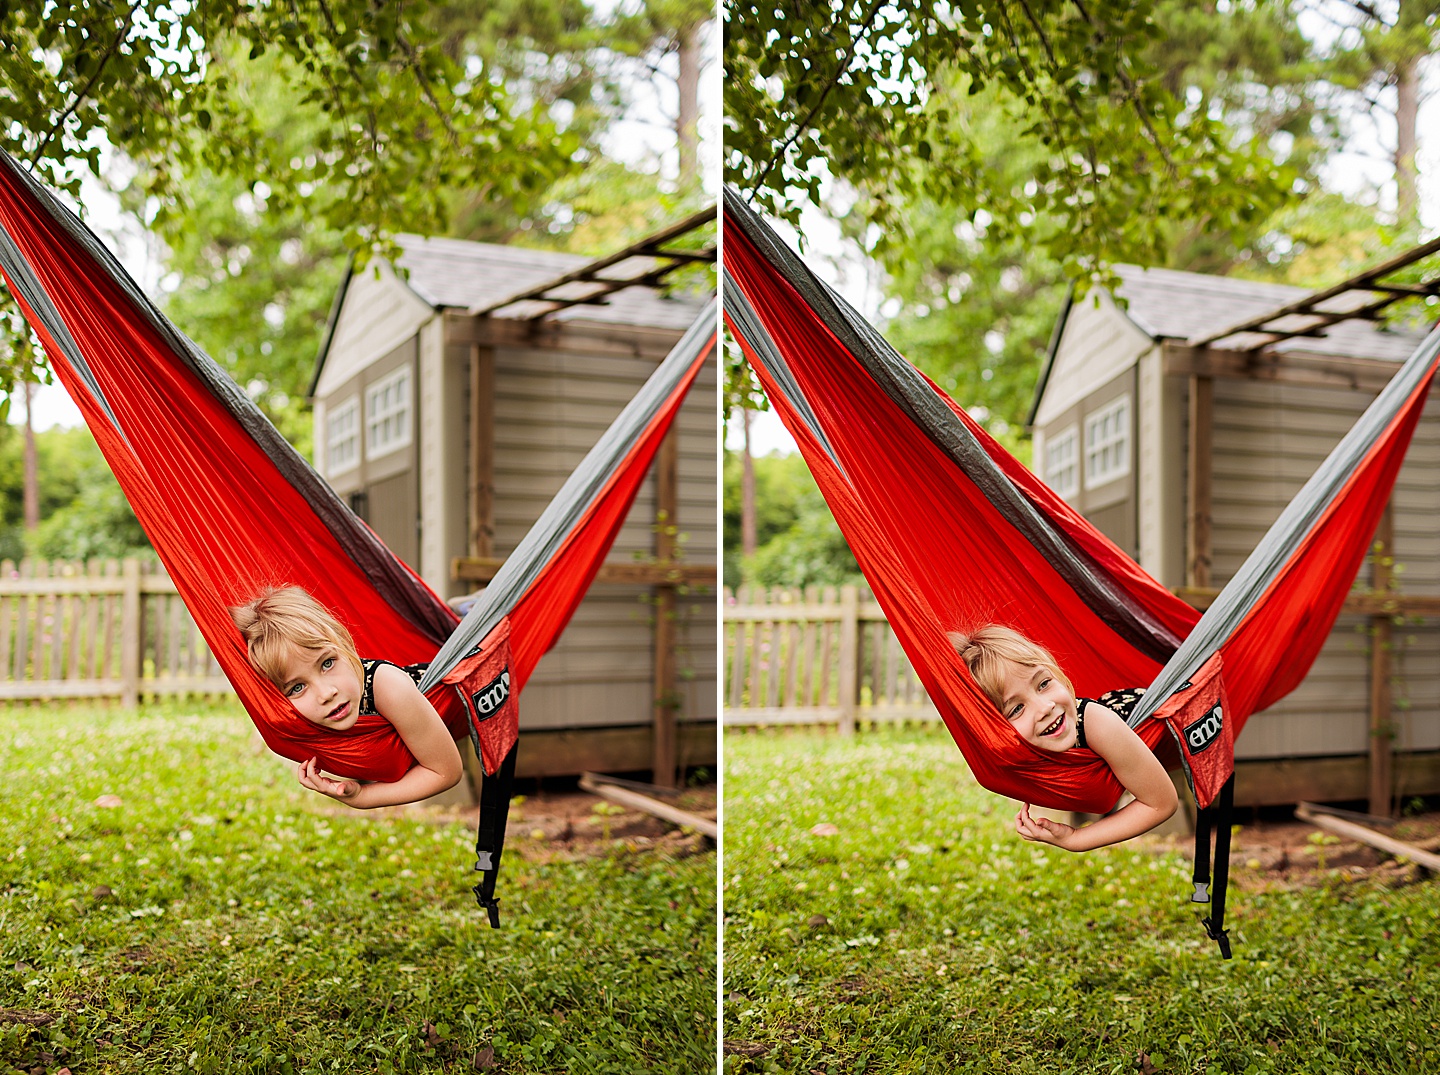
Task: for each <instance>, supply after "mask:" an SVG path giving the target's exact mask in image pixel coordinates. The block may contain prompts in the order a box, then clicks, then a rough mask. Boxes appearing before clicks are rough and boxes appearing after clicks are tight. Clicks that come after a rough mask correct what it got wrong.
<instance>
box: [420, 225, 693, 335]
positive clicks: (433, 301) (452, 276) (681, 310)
mask: <svg viewBox="0 0 1440 1075" xmlns="http://www.w3.org/2000/svg"><path fill="white" fill-rule="evenodd" d="M396 240H397V242H398V243H399V244H400V249H401V251H402V254H401V256H400V258H399V259H398V260H397V262H396V264H397V265H398V266H399V267H400V268H401V269H403V270H406V271H407V272H408V278H407V279H406V283H407V285H408V286H409V287H410V289H411V290H412V291H414V292H415V294H417V295H418V296H420V298H422V299H424V300H425V301H426V302H428V303H429V304H430V305H431V306H435V307H437V308H439V307H455V308H459V309H462V310H470V309H474V308H475V307H477V306H491V305H494V304H495V303H498V302H501V301H503V300H504V299H506V298H509V297H510V296H512V295H521V294H524V293H525V292H526V291H529V290H531V289H532V288H535V287H538V286H539V285H541V284H544V283H547V282H548V281H551V280H554V279H555V278H556V277H558V276H562V275H564V274H565V273H567V272H572V271H573V270H575V269H578V268H580V267H581V266H583V265H586V264H588V263H589V262H590V261H592V260H593V259H592V258H588V257H585V256H584V255H582V254H561V253H556V252H555V251H552V250H529V249H526V248H524V247H519V246H500V245H497V244H495V243H475V242H470V241H468V240H465V239H431V238H426V237H425V236H421V235H399V236H397V237H396ZM649 260H653V259H649ZM702 305H703V302H701V301H700V300H699V299H695V300H690V299H685V298H670V297H668V296H665V295H661V294H660V293H658V292H657V291H655V290H654V289H653V288H647V287H628V288H625V289H624V290H622V291H616V292H614V293H613V294H611V295H608V296H607V297H606V299H605V301H604V302H603V303H602V304H596V305H588V304H587V305H583V306H572V307H569V308H567V309H564V310H558V311H556V312H555V313H553V314H551V315H550V320H554V321H594V322H603V323H606V324H621V325H638V326H643V327H647V328H673V329H676V330H679V331H683V330H685V329H687V328H689V327H690V323H691V322H692V321H694V320H695V315H696V313H697V312H698V311H699V309H700V307H701V306H702ZM549 308H550V304H548V303H545V302H525V303H518V304H516V305H515V306H509V307H506V308H505V309H504V310H503V311H502V312H499V313H497V314H495V315H494V316H496V317H497V318H503V319H510V318H522V319H523V318H525V317H529V316H532V315H533V314H535V313H539V312H544V311H545V310H548V309H549Z"/></svg>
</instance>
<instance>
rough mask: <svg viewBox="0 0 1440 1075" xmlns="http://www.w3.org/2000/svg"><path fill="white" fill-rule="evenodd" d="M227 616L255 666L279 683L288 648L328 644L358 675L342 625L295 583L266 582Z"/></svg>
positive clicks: (355, 657)
mask: <svg viewBox="0 0 1440 1075" xmlns="http://www.w3.org/2000/svg"><path fill="white" fill-rule="evenodd" d="M230 618H231V619H232V620H233V621H234V622H235V627H236V628H237V629H238V630H239V632H240V634H241V635H242V636H244V638H245V648H246V651H247V652H248V653H249V655H250V664H251V665H252V666H253V667H254V669H255V671H257V672H259V673H260V674H261V675H262V676H264V677H265V678H266V679H268V680H269V681H270V682H271V683H273V684H275V686H277V687H283V686H284V683H283V682H282V681H283V678H284V675H285V665H286V663H287V660H288V658H289V656H290V651H291V650H293V649H324V648H325V647H326V646H334V647H335V649H337V650H338V651H339V652H340V656H341V657H342V658H343V659H344V660H345V661H347V662H348V663H349V665H350V667H351V668H353V669H354V670H355V677H356V678H357V679H363V678H364V670H363V669H362V667H361V664H360V655H359V653H357V652H356V650H355V641H354V639H352V638H351V637H350V632H349V631H347V630H346V629H345V625H344V624H342V623H341V622H340V621H339V620H337V619H336V618H335V617H334V616H332V615H331V614H330V612H329V611H328V610H327V609H326V608H325V607H324V606H323V605H321V604H320V602H318V601H316V600H315V598H313V597H311V596H310V595H309V594H308V593H306V592H305V591H304V590H302V589H301V588H300V587H298V586H267V587H266V588H265V589H264V590H262V591H261V592H260V595H259V596H258V597H256V598H254V599H253V600H251V601H248V602H246V603H245V604H243V605H236V606H235V607H233V608H231V609H230Z"/></svg>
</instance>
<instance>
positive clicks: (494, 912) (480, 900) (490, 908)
mask: <svg viewBox="0 0 1440 1075" xmlns="http://www.w3.org/2000/svg"><path fill="white" fill-rule="evenodd" d="M484 889H485V886H484V883H483V882H482V883H481V884H478V885H476V886H475V887H474V888H473V889H471V891H472V892H474V893H475V902H476V903H477V904H479V905H480V906H481V907H483V908H485V914H486V915H487V916H488V917H489V919H490V928H491V929H499V928H500V897H499V896H487V895H485V891H484Z"/></svg>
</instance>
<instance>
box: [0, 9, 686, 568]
mask: <svg viewBox="0 0 1440 1075" xmlns="http://www.w3.org/2000/svg"><path fill="white" fill-rule="evenodd" d="M713 25H714V20H713V8H712V7H708V6H705V5H702V4H698V3H696V2H695V0H641V2H640V3H638V4H631V5H629V6H626V7H623V8H620V9H614V10H606V11H605V12H603V13H602V12H600V11H597V10H596V8H593V7H591V6H590V5H588V4H587V3H585V2H584V0H561V2H559V3H556V4H549V5H534V4H527V3H520V2H518V0H448V2H445V0H433V2H418V3H410V4H404V5H389V4H381V5H376V4H373V3H371V2H370V0H327V2H326V3H324V4H315V5H309V4H301V5H278V6H277V5H259V6H255V5H251V4H249V3H246V2H244V0H220V2H217V3H211V4H205V5H192V4H186V3H178V2H176V0H126V2H122V3H119V4H114V5H105V6H102V7H97V6H96V5H94V4H93V3H90V2H88V0H58V2H56V3H52V4H47V5H46V7H45V9H44V17H43V18H42V17H41V15H40V13H39V12H38V11H37V10H35V9H32V8H31V7H30V6H28V5H20V6H16V5H0V30H3V40H4V43H5V45H6V47H5V48H4V49H0V96H3V97H5V98H6V99H7V101H9V102H11V103H12V104H13V106H14V107H13V108H12V107H10V106H9V105H7V120H9V121H10V123H9V125H8V126H7V127H6V128H5V129H4V131H3V132H0V147H3V148H4V149H5V150H6V151H7V152H9V153H11V155H12V156H14V157H16V158H17V159H19V160H21V161H22V162H23V163H24V164H25V166H27V167H29V168H30V169H31V170H32V171H34V172H35V173H36V174H37V176H39V177H40V178H41V179H42V181H44V182H46V183H47V184H48V185H50V186H51V187H53V188H57V189H60V190H63V191H65V192H66V193H67V194H68V195H69V196H70V197H71V198H72V199H73V200H75V201H76V202H77V203H78V202H79V200H80V196H81V184H82V179H83V180H84V181H85V182H86V183H91V184H94V183H95V182H96V181H98V183H99V186H100V187H102V188H105V189H109V190H111V191H114V192H115V193H117V194H118V196H119V199H120V204H121V206H122V208H123V210H124V211H125V212H126V213H128V214H130V215H132V216H133V218H134V219H136V220H138V221H139V222H140V225H141V227H142V228H143V230H144V234H145V237H146V238H145V242H146V243H147V244H148V246H149V251H150V257H151V260H152V261H153V262H154V263H155V264H156V266H157V269H156V273H155V275H156V276H157V278H158V279H159V281H160V286H159V288H158V291H159V294H158V295H157V296H156V297H157V299H158V301H159V302H160V303H161V305H162V308H163V309H164V310H165V312H166V314H167V316H169V317H170V318H171V320H173V321H174V322H176V324H178V325H179V326H180V327H181V328H182V329H183V330H184V331H185V332H187V333H188V334H189V335H191V336H192V337H193V338H194V339H195V340H196V341H197V342H198V343H199V344H200V345H201V347H202V348H204V349H205V350H206V351H207V352H208V353H210V354H211V355H212V357H214V358H215V359H216V360H217V361H218V362H219V363H220V364H221V365H222V366H223V367H225V368H226V369H227V371H229V372H230V373H231V375H232V376H233V377H234V378H235V379H236V381H237V382H238V383H239V384H240V385H241V386H242V387H243V388H245V390H246V391H247V393H248V394H249V395H250V396H251V397H252V398H253V399H254V400H255V401H256V402H257V403H258V404H259V405H260V407H261V409H262V410H263V411H264V412H265V413H266V414H267V416H268V417H269V418H270V419H271V420H272V421H273V422H274V423H275V424H276V426H277V427H278V428H279V429H280V431H281V432H282V433H283V434H285V435H286V436H287V438H289V439H290V440H291V441H292V443H295V444H297V446H299V447H300V448H301V450H302V451H308V450H309V447H310V445H309V441H310V418H309V405H308V401H307V400H306V399H305V394H306V392H307V390H308V387H309V382H310V379H311V376H312V373H313V365H314V357H315V354H316V351H317V348H318V345H319V341H320V338H321V334H322V332H323V329H324V326H325V323H326V320H327V317H328V314H329V309H330V304H331V302H332V301H333V298H334V295H335V292H336V289H337V286H338V284H339V280H340V278H341V274H342V273H343V271H344V267H345V263H346V260H347V258H348V257H351V256H355V257H358V258H359V259H360V260H362V261H363V260H364V259H365V258H366V257H368V256H370V255H371V254H372V253H375V252H379V253H381V254H386V253H392V252H393V251H394V247H393V245H392V244H391V242H390V237H391V236H393V235H395V234H397V233H401V232H407V231H408V232H417V233H422V234H427V235H444V236H450V237H456V238H467V239H478V240H482V241H490V242H503V243H521V244H525V245H532V246H544V247H548V248H552V249H560V250H568V251H572V252H576V253H584V254H588V255H597V256H598V255H601V254H606V253H610V252H612V251H614V250H615V249H617V248H618V247H621V246H624V245H627V244H628V243H630V242H633V241H635V240H637V239H639V238H641V237H643V236H645V235H647V234H649V233H651V232H652V231H654V230H656V229H658V228H659V227H661V226H663V225H664V224H668V223H671V222H673V221H674V220H675V219H676V218H677V217H679V216H682V215H684V214H686V213H688V212H691V211H693V210H694V209H696V208H699V207H700V206H701V205H702V204H704V203H705V202H706V201H707V200H708V199H712V198H713V192H711V193H708V194H707V193H706V191H705V189H704V186H703V184H702V183H701V176H700V170H699V167H698V163H697V162H698V134H699V131H698V126H697V123H698V114H699V87H700V78H701V72H702V71H703V69H704V67H705V62H706V48H707V45H708V43H709V41H710V34H711V31H712V30H713ZM657 126H658V127H659V128H661V130H659V131H658V132H657V131H656V130H655V128H656V127H657ZM88 189H91V190H92V191H93V189H94V187H93V186H91V187H90V188H88ZM81 209H82V212H83V210H84V206H83V204H81ZM705 238H707V237H706V236H704V235H700V236H696V237H695V241H697V242H700V241H704V239H705ZM708 238H709V240H710V241H712V242H713V240H714V230H713V229H712V230H711V231H710V233H709V235H708ZM677 275H678V274H677ZM677 286H687V285H686V284H685V283H684V282H681V283H679V284H678V285H677ZM689 286H697V285H695V284H694V283H693V281H692V282H691V284H690V285H689ZM698 286H700V287H705V286H712V287H713V276H712V277H711V278H709V279H702V280H701V281H700V282H699V284H698ZM0 317H3V318H4V327H5V328H6V329H8V332H7V333H6V335H7V337H8V340H7V341H6V342H4V343H0V423H3V422H4V419H5V416H6V415H5V412H6V411H7V410H8V408H9V405H10V398H11V397H12V396H19V395H20V394H21V393H20V392H19V391H14V389H15V388H16V386H17V385H18V384H20V383H22V382H23V381H24V380H26V379H29V380H38V381H42V382H44V381H47V380H48V379H49V374H48V371H47V370H46V368H45V366H44V363H43V356H42V355H40V354H39V353H38V351H37V350H36V349H35V348H34V346H33V341H31V339H30V337H29V334H28V330H27V329H26V328H25V326H24V324H23V322H22V321H21V320H20V319H19V317H18V314H17V311H16V310H15V309H14V307H13V306H11V305H10V304H9V303H8V300H7V301H6V303H5V304H4V306H3V307H0ZM18 407H19V405H18V404H17V408H18ZM47 465H48V462H47ZM39 470H40V473H41V474H42V475H45V476H46V480H47V481H48V480H49V474H48V471H47V470H46V466H43V465H42V466H41V467H40V468H39ZM57 480H58V479H57ZM64 487H65V486H63V483H62V488H64ZM22 499H23V498H22ZM100 499H103V498H100V497H98V496H97V498H96V502H97V503H98V502H99V500H100ZM52 501H53V498H52V497H50V495H49V494H48V493H47V494H46V497H45V503H46V505H47V507H46V509H45V510H44V511H42V515H43V516H45V517H46V518H47V519H48V517H49V516H51V515H53V514H54V513H55V512H56V511H57V510H59V509H58V508H56V507H55V506H54V504H53V503H52ZM7 504H8V501H7ZM36 540H38V539H36ZM12 544H13V543H12Z"/></svg>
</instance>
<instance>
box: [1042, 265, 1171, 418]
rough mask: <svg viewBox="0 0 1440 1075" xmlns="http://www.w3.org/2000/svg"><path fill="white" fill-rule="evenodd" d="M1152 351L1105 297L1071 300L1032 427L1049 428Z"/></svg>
mask: <svg viewBox="0 0 1440 1075" xmlns="http://www.w3.org/2000/svg"><path fill="white" fill-rule="evenodd" d="M1151 346H1153V344H1152V341H1151V340H1150V337H1148V336H1146V335H1145V334H1144V333H1143V332H1141V331H1140V330H1139V329H1138V328H1136V327H1135V325H1134V323H1133V322H1131V321H1130V319H1129V318H1127V317H1126V316H1125V315H1124V314H1123V313H1122V312H1121V311H1120V310H1118V309H1116V307H1115V302H1114V300H1113V299H1111V298H1110V295H1109V293H1108V292H1102V291H1092V292H1091V293H1090V294H1089V295H1086V296H1084V297H1083V298H1078V299H1076V300H1075V304H1074V306H1072V307H1071V308H1070V313H1069V315H1068V316H1067V317H1066V319H1065V329H1064V332H1063V333H1062V334H1061V337H1060V345H1059V347H1058V348H1057V349H1056V354H1055V364H1054V366H1053V367H1052V368H1051V370H1050V378H1049V380H1048V381H1047V382H1046V385H1045V396H1044V398H1043V399H1042V400H1041V402H1040V408H1039V410H1038V411H1037V412H1036V415H1035V424H1036V425H1037V426H1038V425H1043V426H1046V427H1047V428H1053V427H1054V424H1055V420H1056V418H1058V417H1059V416H1060V415H1061V414H1062V413H1064V412H1065V411H1067V410H1069V409H1070V408H1071V407H1074V406H1075V405H1076V404H1077V403H1079V402H1080V401H1081V400H1082V399H1084V398H1085V397H1087V396H1089V395H1090V393H1091V392H1092V391H1094V389H1095V386H1096V385H1101V384H1105V383H1107V382H1109V381H1111V380H1113V379H1114V378H1115V377H1116V376H1118V375H1119V374H1121V373H1123V372H1124V371H1125V370H1128V369H1130V368H1131V367H1132V366H1134V365H1135V362H1136V361H1137V360H1138V359H1139V357H1140V356H1141V355H1142V354H1144V353H1145V352H1146V351H1148V350H1149V349H1150V347H1151Z"/></svg>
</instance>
